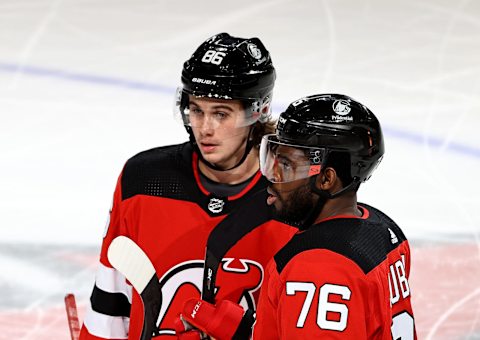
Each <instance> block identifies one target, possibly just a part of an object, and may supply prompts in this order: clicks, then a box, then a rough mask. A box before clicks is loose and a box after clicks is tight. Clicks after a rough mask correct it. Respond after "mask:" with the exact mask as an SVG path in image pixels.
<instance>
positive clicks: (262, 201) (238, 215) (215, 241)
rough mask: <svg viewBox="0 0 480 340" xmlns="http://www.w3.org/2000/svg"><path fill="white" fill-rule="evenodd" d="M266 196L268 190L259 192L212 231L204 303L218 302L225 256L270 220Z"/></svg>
mask: <svg viewBox="0 0 480 340" xmlns="http://www.w3.org/2000/svg"><path fill="white" fill-rule="evenodd" d="M267 197H268V193H267V190H266V189H264V190H261V191H258V192H256V193H255V194H253V195H252V196H251V197H250V198H249V199H248V201H247V203H246V204H244V205H243V206H242V207H240V208H239V209H237V210H235V211H233V212H232V213H230V214H229V215H228V216H227V217H225V218H224V219H223V220H222V221H221V222H220V223H219V224H218V225H217V226H216V227H215V228H214V229H213V230H212V231H211V233H210V235H209V236H208V240H207V246H206V251H205V267H204V271H203V282H202V299H203V300H205V301H207V302H209V303H212V304H214V303H215V282H216V279H217V272H218V268H219V266H220V263H221V261H222V259H223V257H224V256H225V254H226V253H227V252H228V251H229V250H230V249H231V248H232V247H233V246H234V245H235V244H236V243H237V242H238V241H240V239H242V238H243V237H244V236H245V235H247V234H248V233H249V232H251V231H252V230H254V229H255V228H257V227H258V226H260V225H262V224H263V223H265V222H267V221H269V220H270V219H271V218H270V212H271V210H270V207H269V206H268V205H267ZM235 302H236V301H235Z"/></svg>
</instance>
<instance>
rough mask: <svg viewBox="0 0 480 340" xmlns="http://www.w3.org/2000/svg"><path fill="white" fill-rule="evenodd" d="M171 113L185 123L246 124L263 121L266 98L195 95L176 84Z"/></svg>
mask: <svg viewBox="0 0 480 340" xmlns="http://www.w3.org/2000/svg"><path fill="white" fill-rule="evenodd" d="M174 114H175V117H176V119H177V120H180V121H181V122H182V124H184V125H185V126H190V127H193V128H204V129H219V128H220V129H221V128H224V129H230V128H235V127H245V126H249V125H252V124H254V123H255V122H257V121H258V120H260V121H266V117H268V116H269V114H270V112H269V102H267V101H265V102H261V101H259V100H252V99H231V98H226V97H222V96H219V95H208V96H198V95H192V94H189V93H187V92H186V91H185V90H184V89H183V88H182V87H179V88H177V92H176V95H175V106H174Z"/></svg>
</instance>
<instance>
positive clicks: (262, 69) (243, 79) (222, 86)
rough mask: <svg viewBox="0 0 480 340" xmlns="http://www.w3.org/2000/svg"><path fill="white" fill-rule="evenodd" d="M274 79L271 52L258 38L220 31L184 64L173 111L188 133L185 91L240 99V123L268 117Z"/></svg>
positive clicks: (198, 94)
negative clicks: (243, 111) (179, 117)
mask: <svg viewBox="0 0 480 340" xmlns="http://www.w3.org/2000/svg"><path fill="white" fill-rule="evenodd" d="M274 82H275V69H274V67H273V64H272V60H271V58H270V54H269V52H268V51H267V49H266V48H265V46H264V45H263V43H262V42H261V41H260V40H259V39H258V38H250V39H245V38H238V37H232V36H230V35H229V34H227V33H220V34H217V35H214V36H213V37H211V38H209V39H207V40H206V41H205V42H203V43H202V44H201V45H200V46H199V47H198V48H197V50H196V51H195V52H194V53H193V55H192V56H191V57H190V59H188V60H187V61H186V62H185V63H184V64H183V70H182V86H181V87H179V88H178V90H177V96H176V110H175V112H176V113H177V114H180V116H181V117H182V120H183V124H184V125H185V127H186V128H187V131H188V132H189V133H191V131H189V128H188V127H189V126H192V120H190V117H189V110H188V98H189V97H188V95H193V96H196V97H208V98H213V99H215V98H218V99H238V100H241V101H242V103H243V106H244V108H245V117H244V119H242V121H241V122H239V126H248V125H252V124H254V123H255V122H256V121H258V120H260V121H267V120H268V118H269V109H268V110H267V107H268V108H269V106H270V105H269V104H270V101H271V98H272V91H273V86H274Z"/></svg>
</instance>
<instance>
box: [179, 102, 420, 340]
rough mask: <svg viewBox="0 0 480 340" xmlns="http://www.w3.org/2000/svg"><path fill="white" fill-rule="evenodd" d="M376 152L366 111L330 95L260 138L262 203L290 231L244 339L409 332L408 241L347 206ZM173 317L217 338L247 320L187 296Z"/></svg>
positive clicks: (367, 211) (292, 109) (225, 305)
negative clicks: (286, 223)
mask: <svg viewBox="0 0 480 340" xmlns="http://www.w3.org/2000/svg"><path fill="white" fill-rule="evenodd" d="M383 153H384V144H383V137H382V132H381V128H380V124H379V122H378V120H377V118H376V117H375V116H374V114H373V113H372V112H371V111H370V110H369V109H368V108H366V107H365V106H364V105H362V104H360V103H358V102H357V101H355V100H353V99H352V98H350V97H347V96H344V95H338V94H325V95H313V96H309V97H305V98H302V99H299V100H297V101H295V102H293V103H292V104H291V105H290V106H289V107H288V108H287V110H286V111H285V112H283V113H282V114H281V115H280V117H279V123H278V126H277V131H276V134H273V135H267V136H265V137H264V138H263V140H262V144H261V148H260V164H261V171H262V173H263V174H264V176H266V177H267V178H268V179H269V181H270V182H271V185H270V186H269V187H268V192H269V194H270V196H269V197H268V204H270V205H273V206H274V207H275V210H276V211H277V213H278V217H279V218H281V219H283V220H288V221H290V223H295V224H297V225H298V226H299V228H300V231H299V232H298V233H297V234H296V235H295V236H294V237H293V238H292V239H291V240H290V241H289V242H288V244H287V245H286V246H285V247H283V248H282V249H281V250H280V251H279V252H278V253H277V254H276V255H275V256H274V258H273V259H272V261H271V262H270V264H269V265H268V267H267V270H266V274H265V282H264V283H263V286H262V291H261V294H260V302H259V305H258V309H257V321H256V323H255V326H254V329H253V339H260V340H266V339H327V338H328V339H416V331H415V323H414V317H413V311H412V306H411V291H410V287H409V283H408V279H409V274H410V249H409V244H408V241H407V239H406V238H405V235H404V234H403V232H402V230H401V229H400V228H399V227H398V226H397V225H396V224H395V222H393V221H392V220H391V219H390V218H389V217H388V216H387V215H385V214H384V213H382V212H381V211H379V210H378V209H376V208H374V207H371V206H369V205H367V204H363V203H357V190H358V188H359V186H360V184H361V183H362V182H364V181H366V180H367V179H369V178H370V176H371V175H372V172H373V171H374V169H375V168H376V167H377V165H378V164H379V163H380V161H381V159H382V157H383ZM192 308H194V309H195V310H196V315H194V316H195V317H192V313H191V312H190V311H191V310H192ZM182 315H183V318H184V320H186V321H187V322H189V323H190V324H193V325H195V326H196V327H198V328H199V329H201V330H203V331H205V332H206V333H208V334H210V335H211V336H212V337H214V338H216V339H217V340H224V339H227V338H229V337H230V335H231V334H235V333H237V334H238V329H239V328H242V327H243V328H248V327H249V326H251V323H250V324H248V323H247V322H245V317H244V315H243V313H242V311H241V308H240V307H238V306H236V305H235V304H233V303H232V302H230V301H221V302H219V303H218V304H217V305H212V304H209V303H207V302H204V301H202V300H190V301H188V302H187V303H186V305H185V306H184V311H183V314H182ZM247 338H248V337H247ZM245 339H246V338H245Z"/></svg>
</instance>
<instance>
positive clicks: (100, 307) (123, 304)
mask: <svg viewBox="0 0 480 340" xmlns="http://www.w3.org/2000/svg"><path fill="white" fill-rule="evenodd" d="M90 301H91V303H92V309H93V310H94V311H96V312H98V313H102V314H105V315H110V316H125V317H129V316H130V308H131V305H130V302H128V300H127V297H126V296H125V295H123V294H122V293H109V292H105V291H103V290H101V289H100V288H98V287H97V286H95V287H93V292H92V296H91V297H90Z"/></svg>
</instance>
